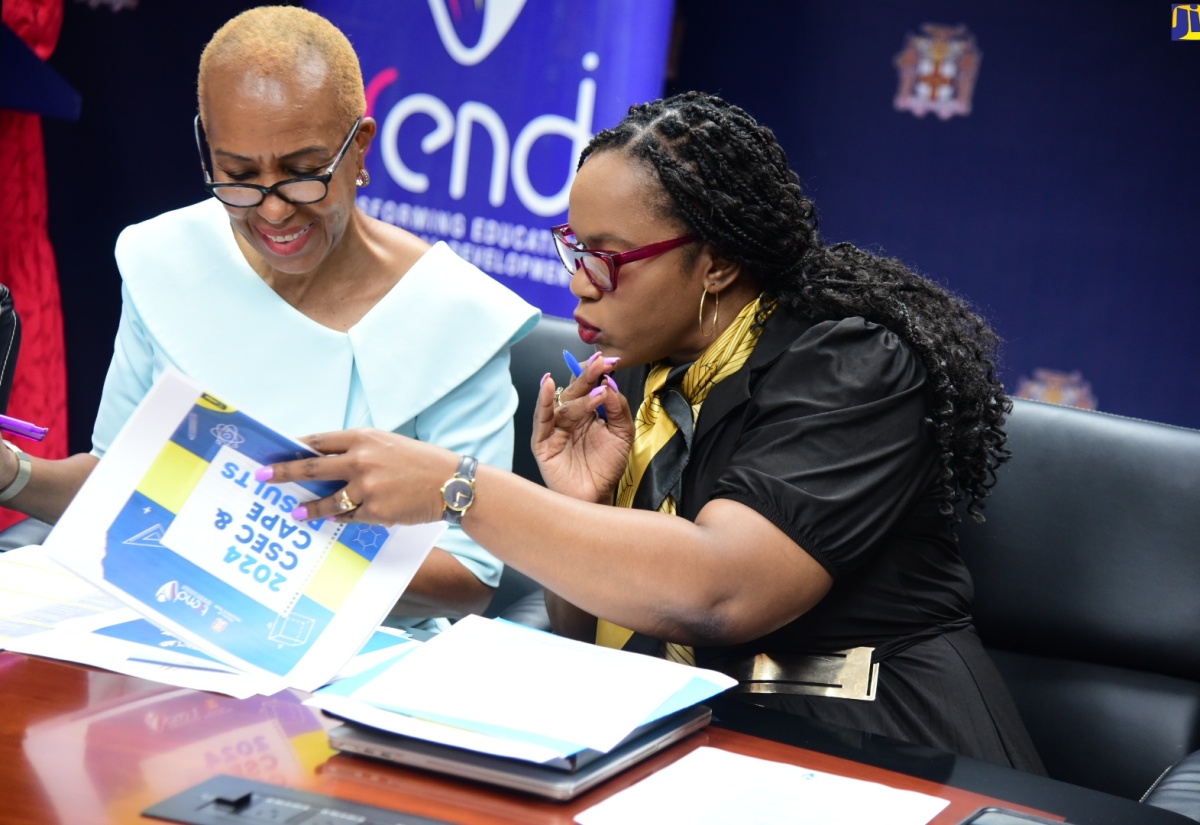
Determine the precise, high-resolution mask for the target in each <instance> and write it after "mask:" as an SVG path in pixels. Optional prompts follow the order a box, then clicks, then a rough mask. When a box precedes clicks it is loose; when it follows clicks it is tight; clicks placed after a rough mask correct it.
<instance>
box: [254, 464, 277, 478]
mask: <svg viewBox="0 0 1200 825" xmlns="http://www.w3.org/2000/svg"><path fill="white" fill-rule="evenodd" d="M274 475H275V468H274V467H272V466H271V465H270V464H266V465H263V466H262V467H259V468H258V469H257V470H255V471H254V480H255V481H270V480H271V479H272V478H273V477H274Z"/></svg>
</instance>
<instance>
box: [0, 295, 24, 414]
mask: <svg viewBox="0 0 1200 825" xmlns="http://www.w3.org/2000/svg"><path fill="white" fill-rule="evenodd" d="M20 352H21V316H20V315H18V314H17V310H16V307H15V306H13V297H12V293H11V292H10V291H9V289H8V287H7V286H5V285H4V284H0V413H2V412H5V411H7V410H8V399H9V396H10V395H12V384H13V373H14V372H15V371H16V369H17V356H18V355H19V354H20Z"/></svg>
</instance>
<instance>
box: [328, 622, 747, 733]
mask: <svg viewBox="0 0 1200 825" xmlns="http://www.w3.org/2000/svg"><path fill="white" fill-rule="evenodd" d="M734 684H736V682H735V681H734V680H733V679H731V678H730V677H728V676H725V675H724V674H721V673H717V672H715V671H711V670H704V669H701V668H693V667H688V666H686V665H680V664H676V663H674V662H669V661H667V660H665V659H655V658H652V657H650V656H641V655H638V654H635V653H626V652H624V651H620V650H612V649H609V648H603V647H598V646H596V645H591V644H585V643H583V642H577V641H574V640H571V639H564V638H562V637H559V636H554V635H552V634H549V633H543V632H541V631H538V630H534V629H532V628H529V627H524V626H521V625H516V624H512V623H510V622H505V621H502V620H489V619H484V618H482V617H479V616H468V617H466V618H464V619H462V620H461V621H459V622H457V623H456V624H455V625H454V626H453V627H451V628H450V629H449V630H447V631H445V632H443V633H441V634H439V635H438V636H435V637H434V638H433V639H430V640H429V641H427V642H425V643H424V644H422V645H421V646H420V647H419V648H417V649H416V650H414V651H413V652H411V653H409V654H408V655H406V656H404V657H402V658H401V659H399V660H397V661H396V662H395V664H394V665H392V666H391V667H389V668H387V669H386V670H383V671H382V672H381V673H379V674H378V675H376V676H375V677H374V678H372V679H370V680H368V681H366V682H365V683H364V684H362V685H360V686H358V687H357V689H355V690H353V692H352V693H350V694H349V695H350V698H353V699H355V700H357V701H360V702H366V703H369V704H372V705H375V706H377V707H380V708H384V709H387V710H394V711H397V712H399V713H402V714H405V715H408V716H415V717H419V718H423V719H427V720H431V721H436V722H442V723H444V724H447V725H451V726H454V727H459V728H464V729H469V730H474V731H476V732H478V733H482V734H486V735H490V736H494V737H497V738H499V739H511V740H517V741H523V742H525V743H532V744H538V745H542V746H546V747H550V748H555V747H564V746H566V747H570V748H571V749H570V750H567V751H566V752H567V753H572V752H575V751H578V750H582V749H584V748H592V749H595V750H598V751H608V750H610V749H611V748H612V747H613V746H615V745H616V744H617V743H618V742H620V741H621V740H622V739H623V738H625V736H627V735H628V734H629V732H630V731H632V730H633V729H634V728H636V727H637V726H638V725H641V724H642V723H644V722H646V721H648V720H650V719H652V718H656V717H657V716H658V715H661V714H662V711H661V709H662V708H664V707H666V708H667V709H674V706H672V705H671V704H670V702H671V700H672V699H673V698H675V697H678V696H686V697H688V699H687V701H685V702H683V704H680V705H679V707H683V706H685V705H688V704H695V703H697V702H701V701H703V700H705V699H707V698H710V697H711V696H713V695H715V694H717V693H720V692H721V691H723V690H725V689H727V688H729V687H732V686H733V685H734ZM327 692H336V693H339V694H343V695H345V693H344V689H339V687H338V686H336V685H334V686H331V687H329V688H326V689H325V690H324V691H322V693H327Z"/></svg>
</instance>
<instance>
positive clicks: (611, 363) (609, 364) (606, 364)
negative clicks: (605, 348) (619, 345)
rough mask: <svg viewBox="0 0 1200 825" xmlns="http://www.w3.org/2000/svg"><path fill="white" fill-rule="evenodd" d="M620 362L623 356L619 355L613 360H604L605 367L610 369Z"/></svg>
mask: <svg viewBox="0 0 1200 825" xmlns="http://www.w3.org/2000/svg"><path fill="white" fill-rule="evenodd" d="M620 360H621V356H619V355H614V356H613V357H612V358H605V359H604V365H605V366H608V367H611V366H612V365H613V364H615V363H617V362H618V361H620Z"/></svg>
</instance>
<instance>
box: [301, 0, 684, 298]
mask: <svg viewBox="0 0 1200 825" xmlns="http://www.w3.org/2000/svg"><path fill="white" fill-rule="evenodd" d="M306 5H307V6H308V7H309V8H311V9H312V10H313V11H316V12H318V13H320V14H322V15H324V16H326V17H327V18H329V19H330V20H331V21H333V22H334V23H335V24H336V25H337V26H338V27H339V28H341V29H342V31H344V32H345V33H346V35H347V36H348V37H349V38H350V41H351V42H352V43H353V44H354V47H355V49H356V50H357V52H358V54H359V58H360V59H361V61H362V67H363V80H364V82H365V84H366V90H367V110H368V114H369V115H371V116H372V117H374V118H375V119H376V120H377V121H378V123H379V134H378V136H377V137H376V140H375V143H374V144H373V146H372V148H371V151H370V154H369V155H368V156H367V168H368V170H369V171H370V173H371V178H372V180H371V184H370V186H369V187H368V188H365V189H363V190H362V192H361V194H360V197H359V207H360V208H361V209H362V210H363V211H365V212H366V213H367V214H369V215H372V216H374V217H377V218H379V219H381V220H384V221H386V222H388V223H391V224H395V225H396V226H400V227H402V228H404V229H407V230H409V231H411V232H414V233H416V234H418V235H420V236H421V237H423V238H425V239H426V240H428V241H430V242H436V241H445V242H446V243H448V244H449V245H450V246H451V247H453V248H454V250H455V251H456V252H458V253H459V254H460V255H461V256H462V257H464V258H466V259H467V260H469V261H471V262H472V263H474V264H476V265H477V266H479V267H480V268H481V269H483V270H484V271H485V272H487V273H489V274H491V275H492V276H493V277H495V278H497V280H499V281H501V282H502V283H504V284H506V285H507V286H509V287H510V288H511V289H513V290H514V291H516V292H518V293H520V294H521V295H522V296H523V297H524V298H525V299H526V300H528V301H529V302H530V303H533V304H535V305H536V306H538V307H540V308H541V309H542V311H543V312H546V313H547V314H550V315H559V316H564V317H569V316H570V315H571V314H572V312H573V310H574V307H575V299H574V298H573V297H572V296H571V294H570V292H569V290H568V289H567V283H568V276H567V272H566V270H565V269H564V268H563V267H562V264H560V263H559V262H558V258H557V256H556V254H555V252H554V245H553V242H552V240H551V237H550V232H549V227H550V226H552V225H553V224H555V223H561V222H563V221H564V220H565V219H566V218H565V215H566V211H567V195H568V192H569V190H570V185H571V181H572V179H573V178H574V170H575V163H576V161H577V160H578V158H579V152H580V150H581V149H582V148H583V146H584V145H585V144H586V143H587V141H588V140H589V139H590V138H591V137H592V135H593V134H595V133H596V132H598V131H600V130H601V129H604V128H607V127H608V126H611V125H613V124H614V123H616V122H617V121H618V120H619V119H620V118H621V116H622V115H624V113H625V111H626V110H627V109H628V107H629V105H630V104H631V103H635V102H640V101H645V100H652V99H654V98H657V97H660V96H661V95H662V89H663V78H664V74H665V70H666V61H667V48H668V43H669V40H670V28H671V18H672V2H671V0H606V1H605V2H603V3H563V2H559V1H558V0H428V2H427V3H423V2H416V0H412V1H411V2H403V3H401V2H396V1H395V0H310V2H308V3H306Z"/></svg>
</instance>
